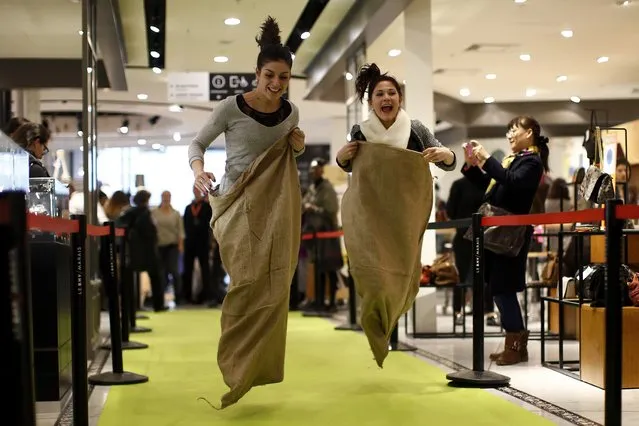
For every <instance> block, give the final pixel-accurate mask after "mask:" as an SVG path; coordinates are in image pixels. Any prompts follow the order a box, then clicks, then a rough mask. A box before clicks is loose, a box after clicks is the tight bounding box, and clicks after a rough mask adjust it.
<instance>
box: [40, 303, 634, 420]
mask: <svg viewBox="0 0 639 426" xmlns="http://www.w3.org/2000/svg"><path fill="white" fill-rule="evenodd" d="M439 311H441V309H440V310H439ZM344 319H345V312H340V313H339V314H338V315H337V316H336V318H335V319H334V321H335V322H336V323H343V322H344ZM466 321H467V330H468V331H469V332H470V331H472V318H471V317H470V316H469V317H468V318H467V319H466ZM102 325H103V328H104V330H103V334H104V335H105V336H107V335H108V329H107V328H108V318H107V317H106V316H105V317H104V318H103V321H102ZM538 326H539V324H538V323H537V324H535V323H531V324H530V329H531V330H534V329H538ZM451 328H452V317H451V316H450V315H449V316H441V315H440V316H438V317H437V329H438V331H440V332H441V331H450V330H451ZM486 331H499V329H498V328H496V327H487V328H486ZM400 340H401V341H403V342H405V343H407V344H410V345H413V346H415V347H416V348H418V349H419V350H418V351H417V352H412V353H413V354H414V356H418V357H420V358H422V359H424V361H425V362H430V363H434V364H437V365H439V366H440V367H442V368H443V369H444V370H445V371H446V372H450V371H453V369H454V368H459V366H460V365H461V366H463V367H466V368H469V367H472V358H473V357H472V350H473V348H472V338H471V337H470V335H469V337H467V338H465V339H462V338H431V339H412V338H409V337H406V334H405V333H404V329H403V321H401V327H400ZM502 346H503V339H501V338H496V337H490V338H486V339H485V343H484V352H485V360H486V364H485V369H486V370H490V371H494V372H498V373H500V374H504V375H507V376H508V377H510V378H511V390H510V391H508V393H506V392H504V391H500V390H491V391H490V392H494V393H495V394H496V395H498V396H500V397H502V398H505V399H508V400H510V401H513V402H514V403H516V404H518V405H521V406H522V407H525V408H526V409H528V410H530V411H532V412H535V413H538V414H539V415H541V416H544V417H547V418H549V419H551V420H552V421H553V422H554V423H555V424H558V425H568V424H584V425H592V424H593V423H592V422H595V423H598V424H603V423H604V391H603V390H601V389H598V388H596V387H594V386H591V385H589V384H587V383H584V382H581V381H580V380H577V379H575V378H571V377H568V376H566V375H564V374H561V373H559V372H556V371H553V370H551V369H549V368H545V367H542V366H541V344H540V342H539V340H531V341H530V342H529V345H528V351H529V361H528V362H527V363H525V364H519V365H516V366H509V367H499V366H496V365H494V364H493V363H491V362H490V361H489V358H488V355H489V354H490V353H491V352H495V351H498V350H499V349H501V347H502ZM557 347H558V344H557V342H556V341H549V342H547V350H546V359H547V360H553V359H557V353H558V349H557ZM564 353H565V357H566V359H577V356H578V353H579V347H578V343H577V342H575V341H567V342H565V346H564ZM110 369H111V364H110V359H109V360H108V361H107V362H106V364H105V365H104V369H103V370H102V371H110ZM518 391H520V392H518ZM107 394H108V388H104V387H95V388H93V390H92V393H91V397H90V401H89V409H90V417H91V419H90V420H91V421H90V424H91V426H95V425H97V420H98V418H99V415H100V413H101V411H102V408H103V406H104V403H105V401H106V397H107ZM526 394H527V395H526ZM513 395H515V396H513ZM522 395H523V396H526V398H523V397H522ZM529 395H531V396H533V397H536V398H532V399H530V398H527V396H529ZM516 396H517V397H516ZM544 401H545V402H546V403H550V404H545V403H544ZM553 406H558V407H561V408H563V409H564V410H567V411H568V412H573V413H575V414H577V415H579V416H582V417H583V418H586V419H589V420H590V421H589V422H580V420H579V417H575V418H573V419H572V421H567V420H565V419H566V418H567V416H566V415H565V413H564V416H563V417H564V420H562V419H561V418H560V417H558V416H555V415H553V414H551V413H550V412H549V411H551V412H554V413H557V411H553V410H552V409H551V410H549V407H550V408H552V407H553ZM540 407H545V408H546V410H544V409H542V408H540ZM58 417H59V413H57V412H45V411H44V410H38V423H37V425H38V426H54V425H56V421H57V420H58ZM64 420H66V419H62V421H60V422H59V423H58V424H59V425H60V426H63V425H65V424H71V423H68V422H66V421H64ZM623 423H624V424H628V425H630V424H639V390H626V391H623Z"/></svg>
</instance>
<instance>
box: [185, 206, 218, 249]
mask: <svg viewBox="0 0 639 426" xmlns="http://www.w3.org/2000/svg"><path fill="white" fill-rule="evenodd" d="M198 205H200V206H201V207H200V208H199V210H198V209H197V208H196V209H194V210H195V212H196V213H197V216H195V215H194V214H193V209H192V208H193V207H197V206H198ZM212 218H213V209H212V208H211V205H210V204H209V203H208V202H207V201H206V200H197V201H195V200H194V201H193V202H191V204H189V205H188V206H186V208H185V209H184V219H183V220H184V248H185V249H187V250H195V251H198V250H204V251H206V250H208V248H209V247H210V246H211V236H212V231H211V219H212Z"/></svg>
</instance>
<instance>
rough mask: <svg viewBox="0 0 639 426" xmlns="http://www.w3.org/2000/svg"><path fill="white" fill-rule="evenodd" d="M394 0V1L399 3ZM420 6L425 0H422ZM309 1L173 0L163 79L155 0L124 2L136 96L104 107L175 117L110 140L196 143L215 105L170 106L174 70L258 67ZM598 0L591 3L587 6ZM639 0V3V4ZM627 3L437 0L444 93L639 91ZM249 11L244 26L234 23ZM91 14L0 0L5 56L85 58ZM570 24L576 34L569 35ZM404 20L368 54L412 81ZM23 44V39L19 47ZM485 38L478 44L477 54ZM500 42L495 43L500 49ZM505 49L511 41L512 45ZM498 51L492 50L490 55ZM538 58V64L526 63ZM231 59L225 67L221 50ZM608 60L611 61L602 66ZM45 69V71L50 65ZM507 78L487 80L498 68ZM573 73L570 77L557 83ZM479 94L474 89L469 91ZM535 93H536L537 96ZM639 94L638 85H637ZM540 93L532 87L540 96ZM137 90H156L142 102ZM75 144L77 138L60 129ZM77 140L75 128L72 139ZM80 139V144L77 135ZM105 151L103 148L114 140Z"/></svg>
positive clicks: (309, 42) (318, 28) (329, 27)
mask: <svg viewBox="0 0 639 426" xmlns="http://www.w3.org/2000/svg"><path fill="white" fill-rule="evenodd" d="M389 1H390V0H389ZM415 1H418V0H415ZM306 3H307V2H306V0H287V1H271V2H268V1H263V0H215V1H213V0H167V6H166V16H167V18H166V34H165V36H166V43H165V59H166V60H165V66H166V69H165V70H164V71H163V72H162V73H161V74H155V73H154V72H153V71H152V70H151V69H150V68H148V65H149V63H148V52H149V47H148V45H147V37H146V31H147V27H146V25H147V24H146V22H145V18H144V6H143V5H144V1H142V0H119V7H120V14H121V20H122V34H123V38H124V42H125V47H126V57H127V69H126V80H127V85H128V91H126V92H120V91H110V90H101V91H100V92H99V96H98V98H99V109H100V110H101V111H108V112H121V113H123V115H125V114H127V113H129V114H141V115H144V116H155V115H158V116H160V117H166V120H165V122H166V123H171V126H170V128H168V127H166V126H152V127H148V128H147V127H143V128H142V129H141V131H140V134H138V135H133V134H131V133H130V134H129V135H127V136H123V135H118V134H117V133H115V129H105V128H101V129H100V131H101V133H104V136H105V138H104V141H105V145H108V144H117V145H120V146H121V145H123V144H124V145H126V144H131V145H135V144H136V141H137V139H138V138H141V137H143V138H146V139H149V140H151V139H154V138H155V139H159V140H168V141H171V140H172V135H173V134H174V133H180V134H181V135H183V137H182V139H181V142H179V143H185V142H188V137H189V135H190V136H192V135H193V134H194V133H195V132H196V131H197V130H198V129H199V127H200V126H201V125H202V124H203V123H204V121H205V120H206V119H207V118H208V116H209V114H210V111H211V110H212V108H213V107H214V105H215V103H208V102H207V103H197V104H184V105H183V106H184V108H183V109H182V110H181V111H180V112H173V111H172V110H170V107H171V103H170V102H168V100H167V75H168V74H169V73H170V72H174V71H206V72H249V73H250V72H252V71H253V69H254V67H255V59H256V55H257V52H258V51H257V46H256V43H255V41H254V37H255V35H256V34H257V33H258V27H259V24H260V23H261V21H262V20H263V19H264V18H265V17H266V16H267V15H268V14H271V15H273V16H275V17H276V18H277V20H278V22H279V24H280V26H281V29H282V39H283V40H286V39H287V38H288V36H289V34H290V32H291V29H292V28H293V27H294V25H295V23H296V22H297V19H298V18H299V16H300V14H301V12H302V10H303V9H304V7H305V6H306ZM354 3H355V0H331V1H329V2H328V4H327V6H326V8H325V9H324V11H323V12H322V14H321V15H320V18H319V20H318V21H317V22H316V23H315V25H314V27H313V29H312V30H311V35H310V37H309V38H308V39H306V40H304V41H303V43H302V44H301V46H300V48H299V50H298V51H297V52H296V58H295V63H294V69H293V71H294V74H296V75H300V74H302V72H303V70H304V69H305V68H306V66H307V65H308V64H309V63H310V62H311V61H312V59H313V58H314V57H315V55H316V54H317V52H319V51H320V49H321V48H322V47H323V46H324V44H325V43H326V41H327V40H328V38H329V36H330V35H331V33H332V32H333V30H334V29H335V28H337V27H338V25H339V23H340V22H341V20H342V19H343V18H344V17H345V16H346V14H347V12H348V10H349V9H350V8H351V7H352V5H353V4H354ZM586 3H587V7H586ZM634 3H639V1H635V2H634ZM634 3H631V4H630V5H629V6H628V7H621V6H618V5H617V4H616V1H615V0H561V1H557V0H527V1H526V2H525V3H524V4H516V3H515V2H514V1H513V0H473V1H467V0H432V15H433V52H434V58H433V65H434V68H435V69H436V70H440V71H438V72H437V73H436V74H435V76H434V86H435V90H436V91H438V92H440V93H443V94H446V95H448V96H451V97H454V98H456V99H459V100H461V101H462V102H467V103H474V102H482V101H483V100H484V98H485V97H488V96H492V97H494V98H495V100H496V101H497V102H506V101H524V102H526V101H537V100H538V101H542V100H563V101H565V100H568V99H570V97H571V96H579V97H581V98H582V99H584V100H585V99H606V98H607V99H619V98H639V93H633V90H634V89H639V55H637V54H636V52H637V46H638V45H639V31H637V30H636V23H637V22H639V4H634ZM228 17H236V18H239V19H240V21H241V23H240V24H239V25H237V26H227V25H225V24H224V19H225V18H228ZM80 25H81V9H80V5H79V4H78V1H77V0H46V2H43V1H42V0H0V36H2V38H0V57H5V58H6V57H8V58H14V57H23V58H24V57H48V58H79V57H80V52H81V46H80V41H81V37H80V35H79V34H78V31H79V29H80ZM565 29H570V30H572V31H573V37H572V38H565V37H563V36H562V35H561V31H562V30H565ZM403 33H404V29H403V18H402V17H401V16H400V18H398V19H397V20H396V21H395V22H394V23H393V24H392V25H391V26H390V27H389V28H387V30H386V31H385V32H384V34H383V35H382V36H381V37H379V38H378V39H377V40H376V41H375V42H374V43H372V44H371V45H370V46H368V53H369V57H370V58H371V59H373V60H375V61H377V62H379V63H380V65H381V66H382V67H383V68H385V69H389V70H390V71H391V73H393V74H395V75H396V76H397V77H398V78H399V79H400V80H403V67H404V64H403V58H404V56H405V55H404V54H400V55H399V56H397V57H393V58H391V57H389V56H388V51H389V50H390V49H399V50H402V49H403V44H404V43H403V40H404V38H403ZM16 40H20V43H17V42H16ZM472 45H479V46H481V47H482V49H479V52H478V51H472V52H468V51H466V50H467V49H468V48H469V47H470V46H472ZM491 45H492V46H491ZM503 45H505V46H503ZM486 48H488V49H489V50H493V51H492V52H482V50H484V49H486ZM524 53H527V54H530V55H531V60H530V61H527V62H524V61H522V60H520V59H519V56H520V55H521V54H524ZM221 55H224V56H227V57H228V58H229V60H228V62H226V63H216V62H214V61H213V57H214V56H221ZM601 56H607V57H608V58H609V61H608V62H606V63H601V64H600V63H597V58H599V57H601ZM42 72H46V70H42ZM490 73H493V74H496V78H495V79H492V80H489V79H486V77H485V76H486V75H487V74H490ZM560 75H565V76H566V77H567V79H566V81H562V82H557V81H556V80H557V77H558V76H560ZM463 88H467V89H469V92H470V94H469V96H461V95H460V90H461V89H463ZM527 89H534V90H535V91H536V92H535V94H534V96H526V91H527ZM638 91H639V90H638ZM304 92H305V83H304V81H303V80H294V81H293V82H292V84H291V98H292V99H294V100H295V101H296V102H297V103H298V106H299V107H300V116H301V120H302V122H301V123H300V124H301V126H302V127H304V128H305V130H306V133H307V135H309V141H311V142H315V143H319V142H329V140H330V138H331V135H330V134H327V133H326V129H327V128H329V127H330V123H331V118H332V117H344V116H345V108H344V106H343V105H342V104H338V103H333V104H330V103H318V102H308V101H303V100H302V97H303V94H304ZM41 93H42V101H43V102H42V108H43V110H67V111H72V110H74V109H75V110H79V109H80V106H81V104H80V99H81V92H80V90H78V89H46V90H42V92H41ZM531 93H532V92H530V93H528V94H531ZM138 95H146V97H143V98H144V99H138ZM58 136H59V138H58V139H59V140H65V139H66V137H67V135H58ZM69 136H73V135H69ZM69 141H73V142H69V143H77V142H78V141H77V138H75V137H70V138H69ZM103 146H104V145H103Z"/></svg>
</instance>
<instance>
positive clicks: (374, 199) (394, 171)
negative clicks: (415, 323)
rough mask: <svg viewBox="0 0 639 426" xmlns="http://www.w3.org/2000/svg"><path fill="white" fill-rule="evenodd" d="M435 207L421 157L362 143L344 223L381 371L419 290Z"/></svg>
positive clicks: (364, 319)
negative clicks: (426, 238) (393, 337)
mask: <svg viewBox="0 0 639 426" xmlns="http://www.w3.org/2000/svg"><path fill="white" fill-rule="evenodd" d="M432 204H433V179H432V176H431V173H430V169H429V166H428V164H427V163H426V162H425V161H424V159H423V157H422V155H421V154H419V153H417V152H414V151H408V150H405V149H400V148H394V147H390V146H386V145H381V144H371V143H365V142H360V146H359V150H358V152H357V157H356V158H355V160H354V161H353V174H352V178H351V183H350V185H349V187H348V189H347V190H346V192H345V193H344V197H343V198H342V224H343V228H344V243H345V245H346V251H347V254H348V259H349V262H350V270H351V273H352V274H353V278H354V279H355V287H356V289H357V293H358V294H359V296H360V297H361V299H362V304H361V325H362V328H363V329H364V332H365V333H366V337H367V338H368V342H369V344H370V347H371V349H372V351H373V355H374V356H375V360H376V361H377V364H378V365H379V366H380V367H382V365H383V363H384V359H386V356H387V355H388V350H389V349H388V345H389V340H390V335H391V333H392V331H393V329H394V327H395V325H396V324H397V322H398V320H399V318H400V317H401V316H402V315H403V314H404V313H405V312H407V311H408V309H409V308H410V307H411V305H412V303H413V301H414V300H415V297H416V296H417V291H418V290H419V279H420V276H421V266H422V265H421V251H422V240H423V236H424V232H425V231H426V226H427V224H428V220H429V218H430V213H431V209H432Z"/></svg>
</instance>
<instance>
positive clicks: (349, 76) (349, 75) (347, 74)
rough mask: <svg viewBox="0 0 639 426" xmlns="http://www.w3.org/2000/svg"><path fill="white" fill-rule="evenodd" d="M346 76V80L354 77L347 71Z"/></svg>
mask: <svg viewBox="0 0 639 426" xmlns="http://www.w3.org/2000/svg"><path fill="white" fill-rule="evenodd" d="M344 77H345V78H346V80H348V81H351V80H352V79H353V74H351V73H350V72H347V73H346V74H344Z"/></svg>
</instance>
